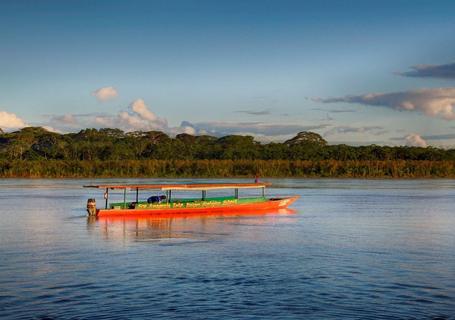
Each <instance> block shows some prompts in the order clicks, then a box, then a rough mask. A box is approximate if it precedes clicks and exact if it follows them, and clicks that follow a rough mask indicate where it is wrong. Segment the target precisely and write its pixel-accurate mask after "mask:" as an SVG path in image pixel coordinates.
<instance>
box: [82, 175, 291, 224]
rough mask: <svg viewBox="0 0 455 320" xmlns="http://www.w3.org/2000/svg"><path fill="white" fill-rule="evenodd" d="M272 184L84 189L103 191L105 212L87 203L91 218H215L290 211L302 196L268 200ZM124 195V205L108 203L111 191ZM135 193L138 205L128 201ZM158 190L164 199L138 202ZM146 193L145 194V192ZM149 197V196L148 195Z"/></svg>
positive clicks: (111, 186)
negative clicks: (243, 193)
mask: <svg viewBox="0 0 455 320" xmlns="http://www.w3.org/2000/svg"><path fill="white" fill-rule="evenodd" d="M270 185H271V184H270V183H217V184H140V185H129V184H125V185H88V186H84V187H85V188H97V189H102V190H104V199H105V205H104V209H97V208H96V200H95V199H93V198H92V199H88V201H87V212H88V214H89V215H90V216H97V217H107V216H130V215H134V216H138V215H166V214H167V215H169V214H172V215H173V214H182V215H188V214H191V215H194V214H216V213H229V212H235V213H248V212H250V213H251V212H256V211H270V210H278V209H284V208H287V207H288V206H289V205H291V204H292V203H293V202H294V201H296V200H297V199H298V198H299V196H287V197H266V196H265V188H266V187H268V186H270ZM229 189H230V190H234V194H233V195H227V196H222V197H220V196H216V197H208V196H207V194H208V192H209V191H212V190H229ZM240 189H261V191H262V192H261V195H260V196H254V197H251V196H249V197H240V196H239V190H240ZM115 190H117V191H123V201H122V202H113V203H110V202H109V196H110V193H112V191H115ZM128 190H129V191H133V192H134V193H135V201H129V200H127V191H128ZM143 190H147V191H149V190H155V192H158V193H161V195H154V196H151V197H149V198H148V199H147V200H146V201H145V200H140V199H139V192H140V191H141V192H142V191H143ZM175 191H200V192H201V196H200V197H198V198H194V197H193V198H174V197H173V192H174V193H175ZM142 193H143V192H142ZM148 195H150V193H148Z"/></svg>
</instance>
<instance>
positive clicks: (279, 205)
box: [96, 196, 299, 217]
mask: <svg viewBox="0 0 455 320" xmlns="http://www.w3.org/2000/svg"><path fill="white" fill-rule="evenodd" d="M298 198H299V196H292V197H281V198H271V199H268V200H266V201H264V202H255V203H244V204H233V205H225V206H211V207H197V208H162V209H98V210H97V211H96V212H97V216H98V217H111V216H130V215H134V216H139V215H147V216H160V215H168V214H172V215H177V214H182V215H187V214H191V215H194V214H200V215H204V214H216V213H220V214H223V213H232V212H235V213H239V214H240V213H246V214H248V213H251V212H256V211H265V210H278V209H284V208H287V207H288V206H290V205H291V204H292V203H294V202H295V201H296V200H297V199H298Z"/></svg>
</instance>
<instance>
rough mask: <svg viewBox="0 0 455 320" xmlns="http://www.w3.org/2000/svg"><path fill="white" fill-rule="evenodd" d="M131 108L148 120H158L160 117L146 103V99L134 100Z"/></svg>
mask: <svg viewBox="0 0 455 320" xmlns="http://www.w3.org/2000/svg"><path fill="white" fill-rule="evenodd" d="M130 108H131V110H133V111H134V112H135V113H137V114H138V115H139V116H140V117H141V118H143V119H145V120H148V121H157V120H158V117H157V116H156V115H155V114H154V113H153V112H152V111H150V110H149V109H148V107H147V105H146V104H145V102H144V100H142V99H137V100H134V101H133V102H132V103H131V104H130Z"/></svg>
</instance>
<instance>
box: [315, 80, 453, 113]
mask: <svg viewBox="0 0 455 320" xmlns="http://www.w3.org/2000/svg"><path fill="white" fill-rule="evenodd" d="M316 101H320V102H323V103H336V102H347V103H357V104H364V105H371V106H383V107H388V108H392V109H396V110H402V111H414V112H415V111H417V112H422V113H424V114H425V115H427V116H429V117H439V118H442V119H445V120H455V88H433V89H418V90H410V91H403V92H392V93H369V94H365V95H358V96H345V97H336V98H327V99H316Z"/></svg>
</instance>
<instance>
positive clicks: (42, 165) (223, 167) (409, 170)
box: [0, 160, 455, 178]
mask: <svg viewBox="0 0 455 320" xmlns="http://www.w3.org/2000/svg"><path fill="white" fill-rule="evenodd" d="M255 175H258V176H260V177H283V178H287V177H302V178H319V177H321V178H455V161H429V160H385V161H379V160H371V161H370V160H361V161H354V160H347V161H339V160H321V161H310V160H308V161H300V160H109V161H98V160H96V161H87V160H81V161H73V160H70V161H67V160H13V161H9V160H2V161H0V177H1V178H110V177H118V178H126V177H128V178H146V177H147V178H148V177H150V178H152V177H153V178H177V177H179V178H180V177H181V178H186V177H195V178H197V177H200V178H202V177H204V178H227V177H253V176H255Z"/></svg>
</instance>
